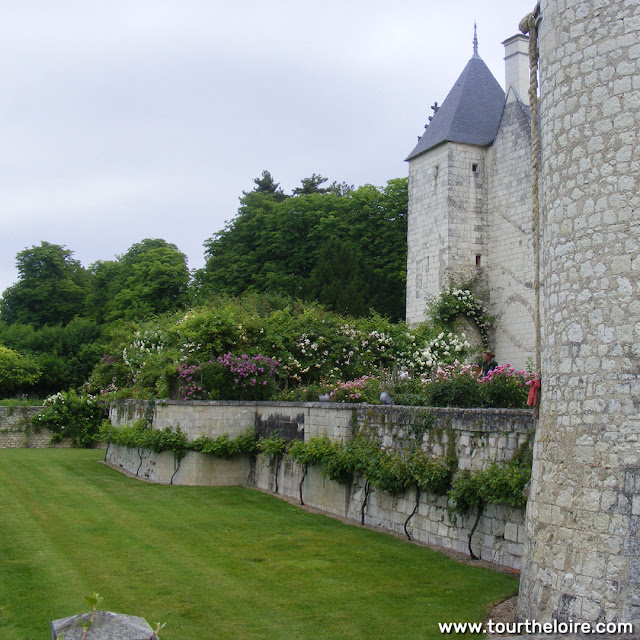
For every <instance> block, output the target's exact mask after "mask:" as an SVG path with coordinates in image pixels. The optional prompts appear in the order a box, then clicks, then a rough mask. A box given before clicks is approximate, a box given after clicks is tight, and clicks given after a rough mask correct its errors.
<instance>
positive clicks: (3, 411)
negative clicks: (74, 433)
mask: <svg viewBox="0 0 640 640" xmlns="http://www.w3.org/2000/svg"><path fill="white" fill-rule="evenodd" d="M40 411H42V407H41V406H38V407H0V449H8V448H14V447H17V448H21V447H29V448H33V449H42V448H46V447H70V446H71V442H70V441H63V442H59V443H56V444H51V436H52V433H51V431H49V430H48V429H39V430H35V429H34V428H33V427H32V426H31V418H32V416H34V415H36V414H38V413H40Z"/></svg>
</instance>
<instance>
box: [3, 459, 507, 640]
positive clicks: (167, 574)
mask: <svg viewBox="0 0 640 640" xmlns="http://www.w3.org/2000/svg"><path fill="white" fill-rule="evenodd" d="M103 455H104V453H103V452H102V451H95V450H63V449H39V450H36V449H3V450H0V607H2V608H3V610H2V612H0V638H2V640H36V639H37V638H46V637H48V633H49V631H48V629H49V623H50V621H51V620H55V619H58V618H62V617H65V616H69V615H74V614H77V613H82V612H84V611H86V610H87V608H88V607H87V605H86V603H85V601H84V596H86V595H91V594H92V593H93V592H96V591H97V592H99V593H100V594H101V595H102V596H103V597H104V601H103V603H102V605H101V608H104V609H108V610H111V611H119V612H122V613H128V614H131V615H139V616H142V617H144V618H146V619H147V620H148V621H149V623H150V624H152V626H154V624H153V623H154V622H156V621H160V622H166V627H165V629H163V632H162V633H161V634H160V636H161V638H162V640H213V639H216V640H223V639H227V638H234V639H235V638H237V639H245V638H247V639H251V638H265V639H278V640H280V639H287V640H294V639H298V638H300V639H325V638H326V639H330V638H331V639H336V640H337V639H340V640H344V639H348V638H364V639H367V640H369V639H371V640H373V639H377V638H381V639H395V638H403V639H412V638H415V639H418V638H420V640H425V639H429V638H441V637H442V636H441V634H440V632H439V630H438V626H437V623H438V622H443V621H481V620H483V619H484V617H485V616H486V613H487V608H488V607H489V605H490V604H491V603H493V602H496V601H498V600H500V599H502V598H504V597H506V596H508V595H510V594H512V593H514V592H515V591H516V589H517V579H516V578H515V577H513V576H510V575H505V574H500V573H496V572H493V571H489V570H486V569H482V568H478V567H472V566H467V565H463V564H459V563H456V562H454V561H453V560H451V559H450V558H448V557H446V556H444V555H441V554H438V553H435V552H433V551H431V550H430V549H427V548H424V547H420V546H417V545H414V544H410V543H408V542H406V541H403V540H400V539H397V538H394V537H392V536H388V535H385V534H382V533H379V532H375V531H370V530H368V529H364V528H360V527H357V526H348V525H344V524H342V523H340V522H338V521H336V520H333V519H330V518H327V517H325V516H322V515H317V514H311V513H307V512H305V511H304V510H301V509H299V508H297V507H295V506H293V505H290V504H288V503H286V502H283V501H281V500H278V499H276V498H273V497H271V496H269V495H265V494H263V493H260V492H257V491H252V490H249V489H243V488H240V487H179V486H162V485H153V484H148V483H144V482H140V481H138V480H135V479H131V478H127V477H125V476H123V475H121V474H119V473H117V472H115V471H113V470H111V469H109V468H108V467H106V466H104V465H101V464H99V462H98V461H99V460H101V459H102V457H103Z"/></svg>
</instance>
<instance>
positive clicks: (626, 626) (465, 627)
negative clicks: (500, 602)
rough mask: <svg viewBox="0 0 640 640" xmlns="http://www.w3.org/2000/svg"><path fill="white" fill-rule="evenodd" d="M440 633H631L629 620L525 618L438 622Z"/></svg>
mask: <svg viewBox="0 0 640 640" xmlns="http://www.w3.org/2000/svg"><path fill="white" fill-rule="evenodd" d="M438 626H439V627H440V633H442V634H447V633H496V634H503V633H518V634H525V633H527V634H529V633H537V634H545V633H547V634H559V635H563V634H568V633H601V634H607V633H611V634H613V633H617V634H629V635H631V634H633V624H632V623H631V622H594V623H591V622H573V620H569V622H559V621H558V620H553V621H552V622H537V621H536V620H525V621H523V622H494V621H493V620H487V622H485V623H482V622H439V623H438Z"/></svg>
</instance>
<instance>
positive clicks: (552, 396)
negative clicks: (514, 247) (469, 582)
mask: <svg viewBox="0 0 640 640" xmlns="http://www.w3.org/2000/svg"><path fill="white" fill-rule="evenodd" d="M539 40H540V65H541V66H540V68H541V71H540V77H541V85H540V87H541V88H540V93H541V109H540V113H541V127H542V132H541V133H542V135H541V143H542V153H541V156H542V171H541V184H540V194H541V220H542V223H541V224H542V232H543V233H542V249H541V250H542V253H541V264H542V274H541V279H542V280H543V284H544V296H543V299H544V316H545V318H546V322H545V323H544V325H543V327H542V403H541V408H540V421H539V426H538V430H537V434H536V444H535V449H534V457H535V460H534V477H533V483H532V489H531V496H530V499H529V504H528V508H527V542H526V544H525V557H524V566H523V572H522V580H521V591H520V599H519V615H520V617H521V618H523V619H524V618H528V619H536V620H550V619H552V618H557V619H560V620H569V619H571V620H574V621H587V622H592V621H607V622H610V621H623V622H625V621H629V620H633V619H637V618H640V537H639V526H640V446H639V439H640V346H639V345H640V190H639V186H640V182H639V178H638V176H639V175H640V174H639V170H640V140H639V135H638V132H639V131H640V2H638V1H637V0H633V1H629V0H584V1H580V2H574V1H568V0H543V2H542V3H541V20H540V27H539Z"/></svg>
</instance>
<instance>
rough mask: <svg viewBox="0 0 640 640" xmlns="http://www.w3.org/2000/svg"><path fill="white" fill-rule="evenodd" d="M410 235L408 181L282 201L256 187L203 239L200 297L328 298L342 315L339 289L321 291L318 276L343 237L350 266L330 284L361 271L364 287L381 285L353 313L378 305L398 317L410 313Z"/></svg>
mask: <svg viewBox="0 0 640 640" xmlns="http://www.w3.org/2000/svg"><path fill="white" fill-rule="evenodd" d="M320 179H321V180H323V178H322V177H320ZM406 234H407V180H406V179H399V180H391V181H390V182H389V183H388V184H387V186H386V187H384V188H382V189H380V188H377V187H374V186H372V185H365V186H363V187H360V188H358V189H353V190H350V191H347V190H346V188H341V189H332V190H331V192H329V193H319V192H315V193H310V194H307V195H298V196H296V197H293V198H287V199H286V200H284V201H281V202H275V201H274V199H273V197H272V196H271V195H270V194H269V193H265V192H257V191H252V192H250V193H248V194H246V195H245V196H244V197H243V198H242V199H241V206H240V209H239V211H238V215H237V217H236V218H235V219H233V220H232V221H231V222H229V223H228V224H227V226H226V227H225V228H224V229H223V230H222V231H220V232H218V233H217V234H215V235H214V236H213V237H211V238H209V239H208V240H207V241H205V247H206V253H205V257H206V265H205V268H204V269H203V270H201V271H200V272H199V274H198V279H199V281H200V282H201V283H202V297H203V298H205V297H206V295H211V294H220V293H223V294H228V295H234V296H235V295H240V294H243V293H245V292H258V293H266V292H273V293H282V294H287V295H289V296H292V297H297V298H305V299H310V300H314V299H316V298H318V299H322V300H323V302H324V304H329V307H330V308H331V309H336V310H339V309H342V312H343V313H344V308H345V305H344V304H343V303H342V302H339V299H340V298H339V296H338V295H337V293H335V292H334V293H333V294H331V295H329V293H328V292H326V291H324V293H321V289H320V288H319V287H320V281H319V280H318V277H319V276H318V273H320V271H319V269H320V265H321V264H326V263H328V262H331V259H330V255H329V250H328V249H326V247H327V245H328V243H330V242H331V241H332V240H334V239H336V238H339V239H340V241H341V247H340V250H341V251H344V252H345V253H344V255H345V259H347V258H348V264H349V265H351V269H342V268H337V270H336V272H335V274H334V276H333V277H331V278H330V282H331V283H332V285H331V286H332V287H335V288H336V289H337V288H340V287H341V286H342V288H343V289H345V290H351V286H352V284H353V283H354V279H353V278H354V276H353V274H354V273H356V272H357V273H358V274H359V275H358V278H361V288H364V287H368V286H369V284H370V283H372V282H374V283H375V287H373V288H367V291H368V294H367V295H368V296H369V299H368V300H367V303H366V305H365V304H364V303H362V304H360V303H358V304H355V303H352V304H351V305H350V306H351V308H352V311H351V312H354V311H353V309H355V308H358V309H361V310H360V311H358V312H354V313H358V314H360V313H366V312H367V311H368V310H369V308H370V307H372V308H374V309H375V310H376V311H378V312H379V313H381V314H383V315H385V316H388V317H389V318H392V319H394V320H398V319H401V318H403V317H404V306H405V273H406V256H407V244H406ZM314 270H315V271H316V273H315V275H314V274H313V272H314ZM363 278H366V280H367V282H364V280H362V279H363ZM341 283H342V284H341ZM354 295H356V294H355V293H354ZM358 295H359V294H358ZM330 299H331V300H333V302H329V300H330ZM334 304H336V305H338V306H337V307H334V306H333V305H334Z"/></svg>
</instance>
